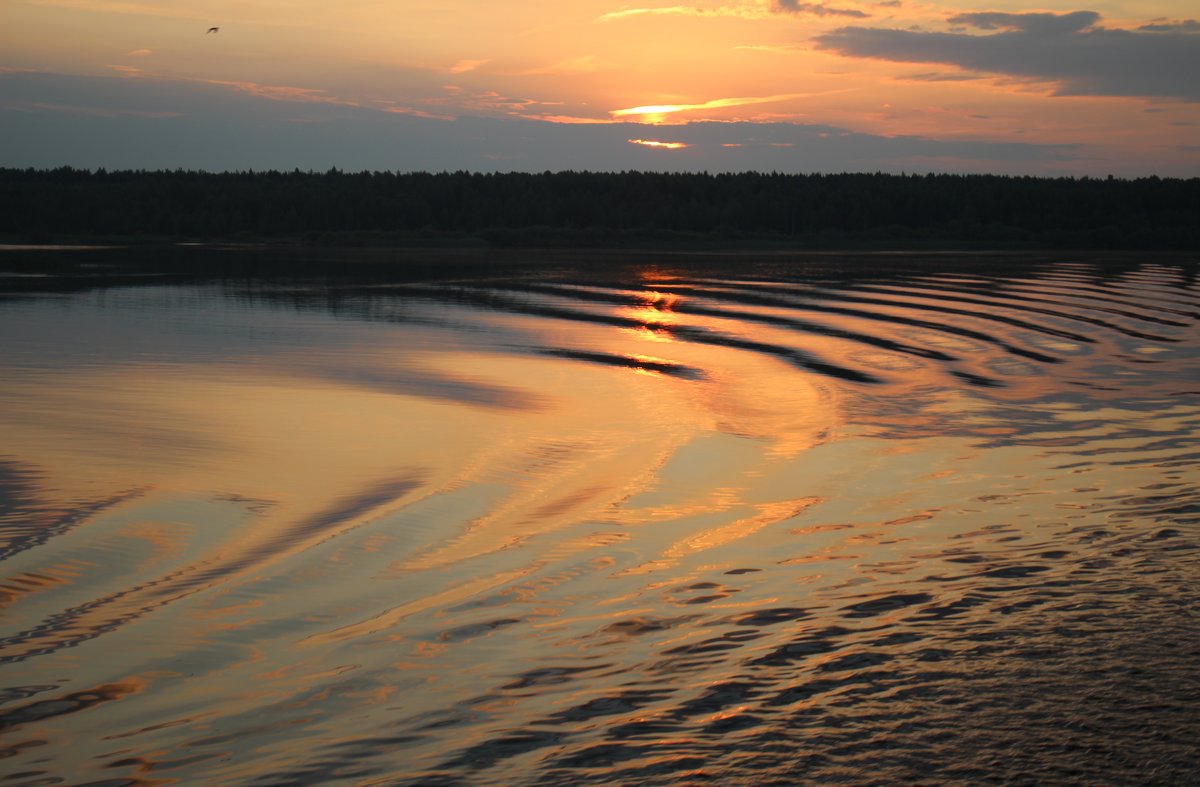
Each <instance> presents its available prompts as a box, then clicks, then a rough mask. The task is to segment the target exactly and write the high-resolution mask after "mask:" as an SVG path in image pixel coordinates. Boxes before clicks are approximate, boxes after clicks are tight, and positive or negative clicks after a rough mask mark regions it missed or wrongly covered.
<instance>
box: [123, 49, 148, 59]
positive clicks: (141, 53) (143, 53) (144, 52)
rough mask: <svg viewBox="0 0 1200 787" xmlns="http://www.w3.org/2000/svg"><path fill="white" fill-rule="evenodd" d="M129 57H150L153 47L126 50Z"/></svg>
mask: <svg viewBox="0 0 1200 787" xmlns="http://www.w3.org/2000/svg"><path fill="white" fill-rule="evenodd" d="M125 54H127V55H128V56H129V57H150V55H153V54H154V50H153V49H135V50H133V51H132V52H126V53H125Z"/></svg>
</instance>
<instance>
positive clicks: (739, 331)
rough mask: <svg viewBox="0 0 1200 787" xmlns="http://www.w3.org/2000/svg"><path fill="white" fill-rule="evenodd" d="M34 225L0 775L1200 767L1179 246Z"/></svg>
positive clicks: (8, 268) (1196, 377)
mask: <svg viewBox="0 0 1200 787" xmlns="http://www.w3.org/2000/svg"><path fill="white" fill-rule="evenodd" d="M41 254H43V255H45V256H38V253H33V252H15V251H14V252H8V253H6V255H5V256H3V257H0V270H2V271H4V274H3V276H2V278H0V732H2V733H3V735H2V736H0V775H3V776H4V777H6V778H5V779H4V780H3V781H0V783H2V784H4V785H35V784H37V785H41V784H85V783H92V784H104V785H122V784H130V785H133V784H147V785H149V784H255V785H259V784H262V785H268V784H270V785H274V784H280V785H282V784H324V783H329V784H471V785H476V784H478V785H493V784H494V785H514V784H528V785H532V784H588V783H609V784H612V783H623V784H675V783H681V784H693V783H694V784H700V783H717V784H736V783H745V784H751V783H753V784H796V783H807V782H822V783H824V782H834V783H842V782H844V783H853V784H864V783H865V784H871V783H878V784H894V783H899V782H906V781H907V782H911V781H923V782H925V783H981V782H990V781H997V782H1024V783H1033V782H1036V783H1043V784H1044V783H1071V784H1076V783H1077V784H1130V783H1141V784H1150V783H1160V784H1182V783H1187V782H1190V781H1192V780H1194V779H1195V778H1196V774H1197V773H1200V753H1198V750H1197V744H1196V742H1197V741H1198V740H1200V618H1198V617H1197V615H1198V610H1200V608H1198V607H1197V600H1198V599H1200V583H1198V580H1200V553H1198V551H1197V549H1198V545H1200V286H1198V284H1197V281H1196V275H1197V265H1196V264H1195V261H1194V260H1179V259H1159V260H1155V259H1152V258H1144V259H1142V258H1137V257H1124V258H1121V259H1115V260H1113V259H1109V260H1097V259H1089V258H1088V257H1086V256H1081V255H1069V254H1064V255H1059V256H1053V257H1043V258H1034V257H1027V258H1005V257H999V256H988V255H977V256H961V255H960V256H951V255H943V256H940V257H936V258H918V257H900V256H886V255H880V256H874V257H870V256H865V257H851V256H838V255H825V256H813V257H809V258H800V259H784V258H773V257H769V256H758V257H755V256H753V255H749V256H747V255H743V256H729V257H710V258H703V259H685V258H681V257H676V256H671V255H661V256H659V257H654V256H653V255H643V256H641V257H639V258H636V259H634V258H629V259H626V258H623V257H621V256H618V255H607V256H604V257H602V258H593V259H582V258H580V259H575V258H573V257H572V256H570V255H566V254H564V255H559V256H557V257H556V256H555V255H552V254H551V255H543V256H542V257H541V258H540V259H538V260H537V264H530V265H523V264H520V260H519V259H518V260H517V261H516V262H514V261H512V260H509V261H508V262H507V263H505V264H499V263H493V262H491V261H488V260H483V261H479V260H476V264H474V265H471V266H462V265H452V264H449V263H447V264H444V265H441V266H439V265H437V264H428V265H421V266H414V265H387V264H383V263H377V262H376V263H369V264H367V263H355V264H346V265H342V266H340V267H338V266H334V267H332V268H331V269H330V270H335V271H339V273H338V274H337V275H333V274H331V273H329V272H321V273H315V272H313V270H312V268H311V266H309V267H305V268H303V270H301V268H302V267H303V266H298V265H295V264H293V263H292V262H289V261H288V260H283V261H282V262H279V261H275V262H273V263H272V265H274V266H275V267H274V268H272V269H271V271H270V273H271V274H272V275H265V272H266V269H267V268H269V267H270V266H268V265H266V264H265V263H263V261H262V259H261V258H260V257H255V261H253V262H252V263H251V262H246V261H245V260H241V261H239V260H238V259H234V258H236V257H237V255H234V254H233V253H229V254H228V255H227V256H226V257H220V255H215V256H216V257H219V258H220V259H219V262H217V263H212V266H211V267H212V268H219V269H220V275H199V274H198V273H197V270H201V269H204V266H203V265H193V266H192V267H191V268H189V271H188V272H186V273H180V272H178V271H174V270H169V269H168V268H167V267H164V270H161V271H160V270H157V269H154V268H153V267H147V265H148V264H147V263H146V262H145V260H140V261H139V262H138V263H137V264H136V265H134V264H133V263H132V262H131V259H132V256H133V255H132V253H130V252H121V251H120V250H117V251H108V252H96V251H93V252H73V253H72V252H43V253H41ZM143 256H145V255H144V254H143ZM205 259H207V258H205ZM231 260H232V261H231ZM279 270H286V271H290V272H291V273H290V274H289V275H287V276H283V275H279Z"/></svg>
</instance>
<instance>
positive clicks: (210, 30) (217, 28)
mask: <svg viewBox="0 0 1200 787" xmlns="http://www.w3.org/2000/svg"><path fill="white" fill-rule="evenodd" d="M220 29H221V28H219V27H210V28H208V32H206V33H205V34H204V35H208V34H209V33H215V32H217V31H218V30H220Z"/></svg>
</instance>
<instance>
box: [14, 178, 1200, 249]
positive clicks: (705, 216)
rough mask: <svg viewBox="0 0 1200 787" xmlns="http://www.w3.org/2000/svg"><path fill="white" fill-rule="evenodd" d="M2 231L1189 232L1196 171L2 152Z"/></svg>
mask: <svg viewBox="0 0 1200 787" xmlns="http://www.w3.org/2000/svg"><path fill="white" fill-rule="evenodd" d="M0 235H2V236H4V237H7V238H9V239H23V240H33V241H35V242H44V241H53V240H65V239H80V238H127V239H132V238H155V239H177V240H178V239H208V240H250V239H289V240H297V241H301V242H309V243H315V244H322V243H334V244H336V243H354V242H358V243H363V242H367V243H370V242H388V241H391V240H403V239H446V238H451V239H453V238H479V239H483V240H487V241H489V242H491V243H494V244H508V245H521V244H554V243H579V244H584V245H606V244H609V245H611V244H617V243H622V242H628V241H663V242H671V241H675V240H679V241H689V240H690V241H697V240H701V241H711V242H729V243H738V242H745V243H763V244H780V245H793V246H805V245H809V246H821V245H828V246H837V245H867V246H869V245H878V246H905V245H916V246H919V245H922V244H938V243H958V244H966V245H979V246H1043V247H1076V248H1112V249H1121V248H1140V249H1196V248H1200V178H1191V179H1186V180H1184V179H1173V178H1158V177H1149V178H1140V179H1134V180H1124V179H1113V178H1107V179H1096V178H1041V177H1008V176H996V175H885V174H840V175H785V174H774V173H771V174H765V173H739V174H715V175H710V174H667V173H650V172H620V173H591V172H558V173H550V172H547V173H541V174H525V173H505V174H482V173H470V172H454V173H438V174H434V173H407V174H399V173H391V172H373V173H372V172H363V173H348V172H340V171H338V170H330V171H329V172H325V173H310V172H300V171H295V172H243V173H206V172H190V171H173V172H170V171H159V172H145V171H120V172H116V171H114V172H108V171H104V170H98V171H89V170H79V169H73V168H69V167H64V168H60V169H54V170H32V169H25V170H21V169H0Z"/></svg>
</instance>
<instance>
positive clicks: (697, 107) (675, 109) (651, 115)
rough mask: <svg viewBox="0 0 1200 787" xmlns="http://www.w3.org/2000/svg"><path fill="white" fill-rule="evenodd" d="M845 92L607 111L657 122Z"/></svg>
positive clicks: (793, 94)
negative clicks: (732, 108) (694, 114)
mask: <svg viewBox="0 0 1200 787" xmlns="http://www.w3.org/2000/svg"><path fill="white" fill-rule="evenodd" d="M842 92H846V91H843V90H829V91H823V92H820V93H783V94H780V95H775V96H747V97H742V98H715V99H713V100H711V101H705V102H703V103H701V104H649V105H646V106H640V107H629V108H627V109H614V110H612V111H611V112H609V114H610V115H612V116H613V117H614V118H623V117H640V118H642V119H643V122H648V123H657V122H661V121H662V120H663V119H664V118H665V117H666V116H668V115H673V114H676V113H680V112H696V111H702V110H706V109H725V108H728V107H741V106H747V105H750V104H771V103H774V102H776V101H788V100H791V99H796V98H805V97H809V96H818V95H832V94H834V93H842Z"/></svg>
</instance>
